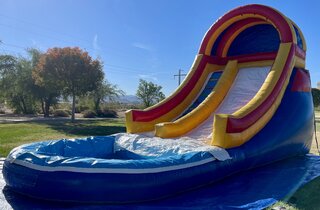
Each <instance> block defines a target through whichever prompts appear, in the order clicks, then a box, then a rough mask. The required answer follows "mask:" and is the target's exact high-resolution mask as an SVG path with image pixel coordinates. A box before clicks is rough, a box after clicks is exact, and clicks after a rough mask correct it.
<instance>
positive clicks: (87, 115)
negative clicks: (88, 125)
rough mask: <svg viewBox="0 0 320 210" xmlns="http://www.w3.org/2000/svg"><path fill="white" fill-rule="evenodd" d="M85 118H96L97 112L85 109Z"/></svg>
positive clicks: (83, 113)
mask: <svg viewBox="0 0 320 210" xmlns="http://www.w3.org/2000/svg"><path fill="white" fill-rule="evenodd" d="M82 115H83V118H95V117H96V116H97V113H96V112H95V111H92V110H85V111H83V112H82Z"/></svg>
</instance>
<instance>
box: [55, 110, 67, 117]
mask: <svg viewBox="0 0 320 210" xmlns="http://www.w3.org/2000/svg"><path fill="white" fill-rule="evenodd" d="M53 116H54V117H69V116H70V111H69V110H65V109H56V110H54V111H53Z"/></svg>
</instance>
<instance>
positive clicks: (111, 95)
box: [89, 80, 124, 112]
mask: <svg viewBox="0 0 320 210" xmlns="http://www.w3.org/2000/svg"><path fill="white" fill-rule="evenodd" d="M120 95H124V92H123V91H122V90H121V89H119V87H118V86H117V85H113V84H111V83H109V82H108V81H106V80H105V81H103V82H101V83H100V84H99V85H98V86H97V89H95V90H94V91H92V92H90V93H89V98H90V99H92V101H93V103H94V110H95V111H96V112H98V110H99V109H100V104H101V102H105V100H106V99H108V100H110V101H113V100H114V99H115V98H117V97H119V96H120Z"/></svg>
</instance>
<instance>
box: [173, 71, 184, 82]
mask: <svg viewBox="0 0 320 210" xmlns="http://www.w3.org/2000/svg"><path fill="white" fill-rule="evenodd" d="M181 72H182V70H181V69H179V72H178V74H175V75H173V76H174V78H176V77H178V82H179V85H180V84H181V77H184V76H187V74H181Z"/></svg>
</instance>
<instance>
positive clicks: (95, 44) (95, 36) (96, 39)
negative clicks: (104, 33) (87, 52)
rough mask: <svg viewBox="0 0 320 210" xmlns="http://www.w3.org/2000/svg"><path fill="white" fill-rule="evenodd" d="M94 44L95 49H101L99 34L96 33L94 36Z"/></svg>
mask: <svg viewBox="0 0 320 210" xmlns="http://www.w3.org/2000/svg"><path fill="white" fill-rule="evenodd" d="M92 46H93V49H94V50H96V51H98V50H99V49H100V47H99V44H98V34H95V35H94V37H93V41H92Z"/></svg>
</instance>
